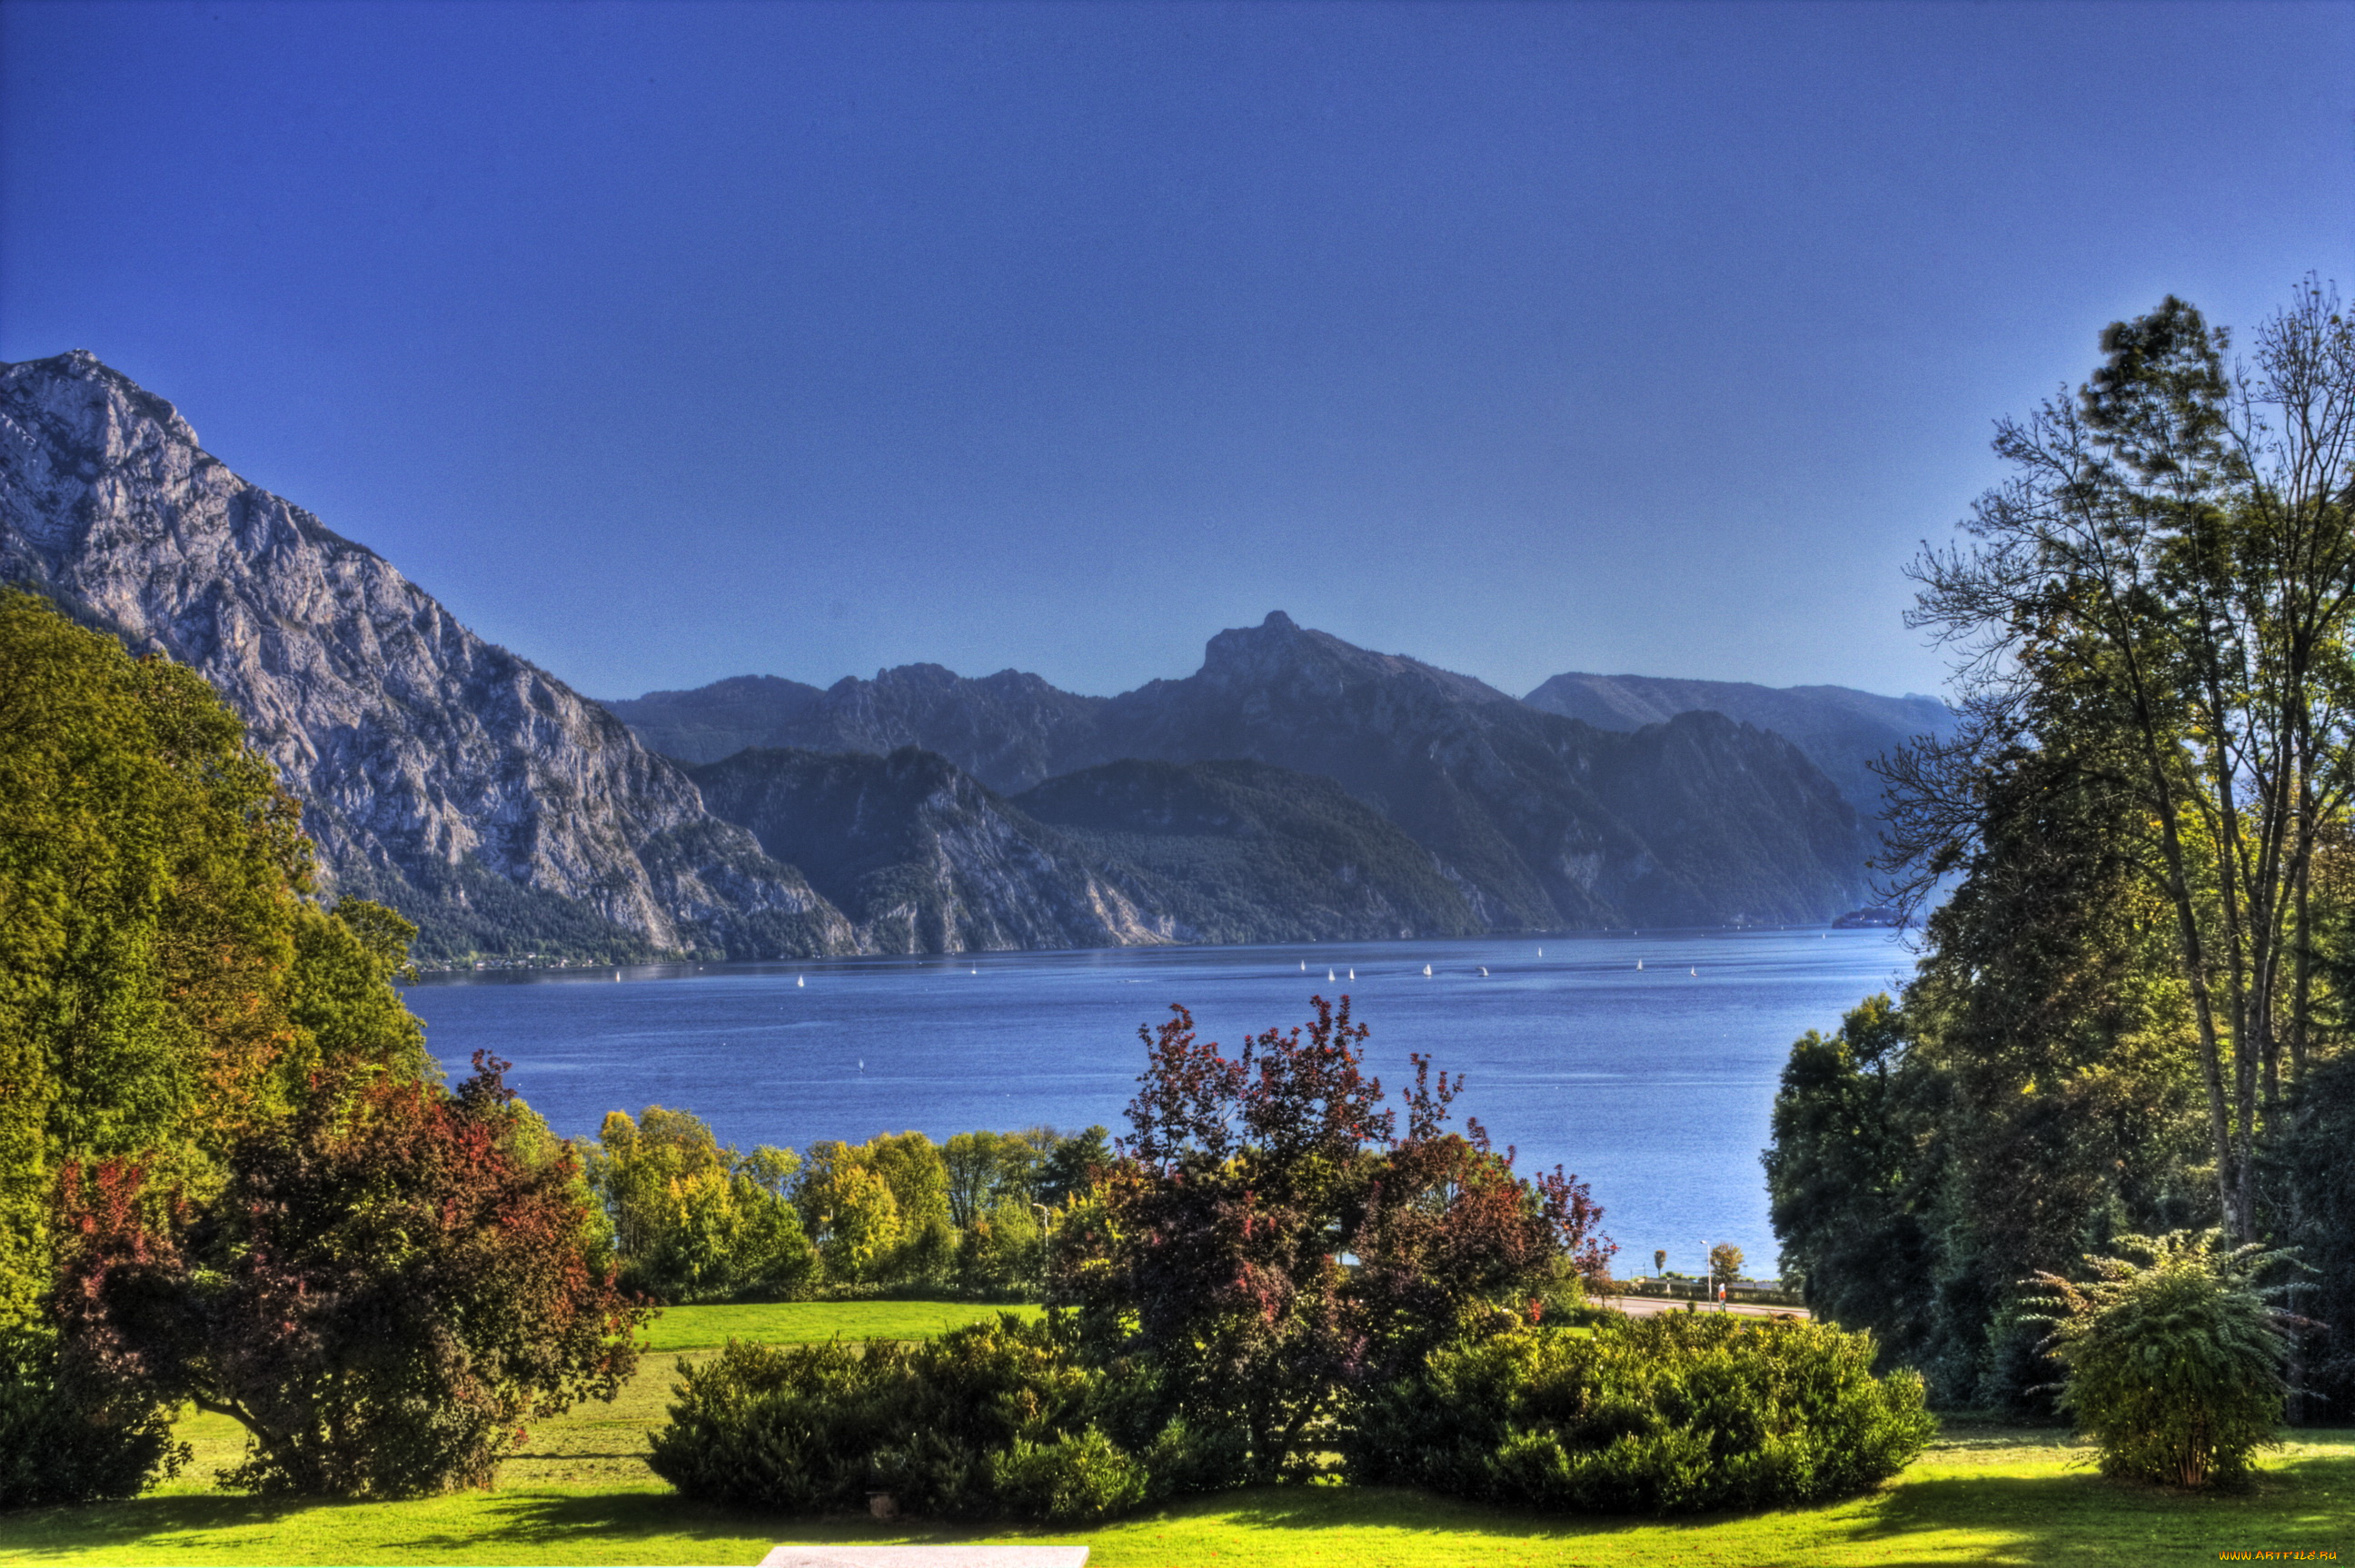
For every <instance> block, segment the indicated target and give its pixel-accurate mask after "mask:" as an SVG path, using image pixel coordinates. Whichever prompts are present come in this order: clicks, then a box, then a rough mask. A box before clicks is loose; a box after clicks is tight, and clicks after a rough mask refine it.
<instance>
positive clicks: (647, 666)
mask: <svg viewBox="0 0 2355 1568" xmlns="http://www.w3.org/2000/svg"><path fill="white" fill-rule="evenodd" d="M2350 257H2355V5H2347V4H2343V3H2342V4H2331V5H2199V4H2169V5H2127V4H2102V5H2060V4H2041V3H2040V4H2032V5H1893V4H1882V5H1766V4H1743V5H1666V4H1652V5H1633V6H1620V5H1503V6H1484V5H1443V6H1416V5H1375V4H1352V5H1253V6H1229V5H1206V4H1185V5H1117V4H1086V5H946V6H922V5H881V4H868V5H698V4H666V5H474V4H428V5H360V4H335V5H314V4H304V5H283V6H279V5H171V4H135V5H96V4H82V3H76V4H68V5H58V4H48V3H27V0H7V3H5V5H0V358H5V359H10V360H15V359H22V358H30V357H37V356H41V355H47V354H52V353H56V352H59V350H62V349H65V348H68V347H86V348H90V349H91V350H93V351H95V352H96V353H98V354H99V355H100V356H101V357H103V358H105V359H106V360H107V361H109V362H110V363H112V364H113V365H115V366H117V367H118V368H122V369H123V370H124V371H126V372H128V373H129V374H130V375H132V376H133V377H134V378H136V379H138V380H140V381H141V382H143V383H144V384H145V385H146V386H148V387H149V388H150V389H153V390H155V391H157V392H159V393H161V394H163V395H164V396H165V397H167V398H170V399H171V400H174V401H175V402H176V403H177V404H178V405H179V406H180V408H181V410H182V411H184V412H185V413H186V414H187V416H188V417H189V419H190V420H191V421H192V422H193V423H194V424H195V425H196V427H197V430H198V432H200V433H201V434H202V435H203V437H204V438H205V441H206V443H207V445H208V447H209V448H210V449H211V450H213V451H214V452H216V453H218V454H219V455H220V456H222V457H223V458H224V459H226V460H227V461H228V462H229V464H231V465H232V466H234V467H236V468H237V469H239V470H240V472H242V473H244V474H246V475H249V476H250V477H252V478H253V479H255V480H257V481H259V482H260V483H262V484H264V485H269V486H270V487H271V488H272V489H275V490H278V491H280V492H281V493H282V494H284V495H286V496H289V497H291V498H293V499H294V500H295V501H297V502H299V503H301V504H303V505H304V506H306V507H310V508H311V509H312V510H314V511H315V512H317V513H318V514H319V515H320V516H321V517H324V518H325V520H326V522H327V523H328V524H329V526H331V527H333V528H337V529H339V530H340V531H342V532H344V533H346V534H348V535H350V536H352V537H353V538H356V539H360V540H362V541H363V542H365V543H367V544H368V545H370V546H372V547H374V548H375V549H378V550H379V551H381V552H382V553H383V554H385V555H386V556H387V557H389V559H390V560H393V561H394V562H395V563H396V564H398V565H400V567H401V568H402V569H403V570H404V571H407V572H409V574H410V576H412V577H414V578H415V579H416V580H417V581H420V582H421V583H422V584H424V585H425V586H426V587H427V588H428V589H430V590H431V591H432V592H435V593H436V594H438V595H440V596H441V597H442V599H443V600H444V601H445V602H446V603H449V604H450V605H451V606H452V608H453V609H454V610H455V611H456V612H457V613H459V614H460V615H462V616H463V617H464V618H465V619H466V620H467V621H469V622H470V623H471V624H474V626H475V627H476V629H478V630H480V631H481V632H483V633H484V634H485V635H489V636H491V637H493V638H495V639H496V640H498V641H501V642H504V643H506V644H508V645H511V646H513V647H516V648H517V649H518V650H519V651H521V652H523V653H525V654H527V655H528V656H531V657H533V658H535V659H537V660H538V661H539V662H541V663H543V664H545V665H547V666H548V667H549V668H551V669H553V670H554V671H555V672H557V673H558V674H559V675H560V676H562V677H565V678H567V679H569V680H570V681H571V682H572V683H573V684H575V685H576V686H578V687H580V688H582V689H583V690H586V691H588V692H590V693H591V694H593V695H600V696H625V695H634V694H635V693H637V692H639V691H642V690H645V689H646V688H652V687H660V686H682V685H692V684H698V683H700V682H702V681H706V680H710V679H714V678H717V677H721V676H725V675H730V674H737V673H743V672H747V671H766V672H772V673H775V674H780V675H788V676H794V677H799V678H803V679H809V680H815V681H820V682H825V681H829V680H831V679H833V678H835V677H838V676H840V675H843V674H846V673H853V672H856V673H867V672H869V671H871V670H873V669H874V668H876V667H879V666H881V665H886V664H896V663H900V662H905V661H909V660H915V659H933V660H938V661H940V662H942V663H945V664H948V665H950V666H952V667H955V668H958V669H960V670H963V671H965V672H966V673H971V674H981V673H986V672H987V671H990V670H993V669H996V668H1000V667H1006V666H1009V665H1010V666H1015V667H1022V668H1028V669H1034V670H1037V671H1039V672H1040V673H1042V674H1044V675H1046V676H1047V677H1050V679H1052V680H1055V681H1056V682H1058V683H1059V684H1061V685H1064V686H1067V687H1070V688H1075V689H1079V690H1082V691H1100V692H1102V691H1114V690H1118V689H1122V688H1126V687H1128V686H1132V685H1135V684H1136V683H1137V682H1139V681H1142V680H1145V679H1147V678H1150V677H1154V676H1157V675H1179V674H1184V673H1186V672H1188V671H1190V670H1191V669H1192V668H1193V667H1194V665H1195V663H1196V660H1197V658H1198V656H1199V647H1200V644H1201V642H1202V640H1203V639H1204V638H1205V637H1206V636H1208V635H1209V634H1210V633H1212V632H1214V631H1216V630H1217V629H1219V628H1220V627H1221V626H1226V625H1232V624H1242V623H1246V622H1256V621H1257V620H1258V619H1259V618H1260V616H1261V615H1262V614H1263V613H1265V612H1266V611H1267V610H1268V609H1270V608H1273V607H1276V606H1282V607H1284V608H1286V609H1288V610H1289V611H1291V612H1292V613H1293V614H1294V615H1295V617H1297V618H1299V619H1300V620H1302V621H1303V622H1305V623H1307V624H1315V625H1320V626H1323V627H1326V628H1327V629H1329V630H1331V631H1333V632H1336V633H1338V634H1339V635H1343V636H1346V637H1348V638H1350V639H1351V640H1353V641H1357V642H1360V643H1366V644H1369V645H1374V646H1376V647H1380V648H1383V649H1386V650H1393V651H1402V652H1411V653H1413V654H1416V655H1418V656H1422V657H1425V658H1429V659H1432V660H1433V661H1435V662H1437V663H1440V664H1443V665H1447V666H1450V667H1455V668H1459V669H1462V670H1465V671H1467V672H1469V673H1471V674H1475V675H1477V676H1480V677H1485V678H1487V679H1488V680H1491V681H1493V682H1495V683H1497V684H1498V685H1500V686H1503V687H1505V688H1508V689H1511V690H1515V691H1519V690H1524V689H1526V688H1529V686H1531V685H1533V684H1535V683H1536V682H1537V681H1538V680H1540V679H1541V678H1542V677H1545V676H1547V675H1550V674H1552V673H1554V672H1556V671H1559V670H1562V669H1570V668H1584V669H1604V670H1637V671H1644V672H1648V673H1657V674H1668V675H1686V676H1706V677H1729V678H1742V679H1756V680H1764V681H1768V682H1772V683H1774V684H1787V683H1794V682H1801V681H1838V682H1842V683H1846V684H1849V685H1856V686H1863V687H1867V688H1876V689H1881V690H1890V691H1895V690H1903V689H1933V688H1935V686H1936V684H1937V682H1938V679H1939V669H1940V665H1939V660H1938V658H1937V656H1935V655H1934V654H1933V653H1931V652H1929V651H1927V650H1924V649H1923V647H1921V645H1920V644H1919V641H1918V639H1917V638H1916V637H1915V636H1914V635H1913V634H1910V633H1908V632H1906V631H1905V630H1904V629H1903V627H1902V624H1900V622H1899V614H1900V612H1901V611H1902V607H1903V604H1904V603H1905V601H1906V597H1907V594H1906V585H1905V583H1904V581H1902V577H1901V575H1900V571H1899V569H1900V567H1901V566H1902V562H1903V561H1904V560H1905V559H1906V558H1907V557H1908V556H1909V555H1910V554H1911V553H1912V551H1913V548H1914V546H1915V544H1916V542H1917V541H1918V540H1920V539H1923V538H1924V537H1925V536H1930V537H1938V538H1943V537H1945V533H1946V531H1947V530H1948V528H1950V527H1951V525H1952V523H1953V521H1954V520H1955V517H1958V516H1959V515H1960V514H1961V512H1962V510H1963V508H1964V507H1965V506H1966V504H1967V502H1968V501H1969V499H1970V497H1971V496H1973V495H1974V494H1975V493H1977V491H1978V490H1979V489H1980V488H1982V487H1983V486H1985V485H1987V483H1989V482H1991V480H1992V479H1993V478H1994V477H1995V476H1996V471H1995V469H1994V468H1993V466H1992V464H1991V461H1990V459H1989V458H1988V457H1987V453H1986V450H1985V448H1986V438H1987V432H1988V427H1989V422H1990V421H1991V420H1992V418H1993V417H1994V416H1996V415H1997V414H1999V413H2002V412H2005V411H2019V410H2023V409H2024V408H2026V407H2027V406H2028V405H2029V404H2030V403H2031V402H2032V401H2033V400H2036V399H2037V398H2039V397H2041V396H2042V395H2045V394H2046V393H2048V392H2050V391H2051V389H2054V388H2055V387H2056V386H2058V385H2059V384H2060V383H2061V382H2062V380H2064V379H2073V378H2076V377H2078V376H2081V375H2082V374H2083V372H2084V370H2085V369H2086V368H2088V367H2089V365H2090V363H2091V360H2092V357H2093V354H2094V336H2095V334H2096V333H2097V331H2098V330H2099V328H2100V326H2101V325H2102V324H2103V323H2105V321H2108V320H2110V319H2112V318H2114V317H2116V316H2118V315H2126V314H2130V313H2133V312H2136V311H2139V310H2143V309H2147V307H2148V306H2149V305H2151V304H2154V303H2155V302H2156V301H2157V299H2158V297H2159V295H2160V294H2161V293H2165V292H2167V291H2169V290H2173V291H2175V292H2177V293H2182V294H2184V295H2186V296H2188V297H2190V298H2191V299H2192V300H2194V301H2195V302H2197V303H2199V304H2201V305H2202V306H2203V307H2204V308H2206V309H2207V310H2208V311H2209V312H2210V314H2211V316H2214V317H2216V318H2218V319H2220V320H2223V321H2228V322H2232V323H2236V324H2240V325H2248V324H2250V323H2253V322H2254V320H2256V319H2257V318H2258V317H2259V316H2260V315H2262V314H2263V313H2264V311H2266V310H2267V309H2269V308H2271V307H2272V306H2273V305H2274V304H2276V303H2277V302H2279V301H2280V300H2282V299H2283V298H2284V297H2285V296H2286V293H2287V291H2288V289H2289V286H2290V285H2291V283H2293V282H2294V281H2295V280H2296V278H2297V277H2298V276H2299V275H2300V274H2302V273H2304V272H2307V271H2308V270H2315V271H2318V272H2321V273H2323V274H2324V275H2325V276H2327V277H2335V278H2337V279H2338V280H2339V282H2341V283H2355V267H2350Z"/></svg>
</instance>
